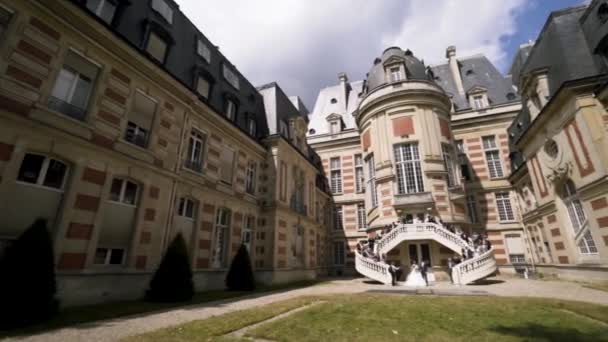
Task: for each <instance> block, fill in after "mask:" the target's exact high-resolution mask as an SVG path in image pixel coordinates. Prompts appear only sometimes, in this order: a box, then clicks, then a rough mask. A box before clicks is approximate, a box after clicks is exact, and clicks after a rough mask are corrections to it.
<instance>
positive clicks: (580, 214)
mask: <svg viewBox="0 0 608 342" xmlns="http://www.w3.org/2000/svg"><path fill="white" fill-rule="evenodd" d="M562 192H563V196H564V197H563V201H564V205H565V206H566V209H568V216H569V217H570V223H571V225H572V230H573V231H574V235H575V236H581V235H582V236H581V237H580V238H579V241H578V248H579V250H580V252H581V254H596V253H597V246H596V245H595V241H594V240H593V236H592V235H591V232H590V231H589V230H588V227H587V215H585V210H584V209H583V204H582V203H581V200H580V199H579V197H578V194H577V192H576V187H575V185H574V183H573V182H572V181H571V180H568V181H567V182H566V183H565V184H564V188H563V190H562ZM585 229H587V230H586V231H585V232H584V233H582V234H579V233H581V231H583V230H585Z"/></svg>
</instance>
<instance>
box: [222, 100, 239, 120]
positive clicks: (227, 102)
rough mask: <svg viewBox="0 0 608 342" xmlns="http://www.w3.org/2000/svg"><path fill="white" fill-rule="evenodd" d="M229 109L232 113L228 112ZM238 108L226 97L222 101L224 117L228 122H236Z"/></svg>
mask: <svg viewBox="0 0 608 342" xmlns="http://www.w3.org/2000/svg"><path fill="white" fill-rule="evenodd" d="M231 105H232V106H231ZM231 108H232V109H233V110H232V111H230V109H231ZM238 108H239V107H238V104H237V102H236V101H235V100H234V99H232V98H230V97H226V99H225V100H224V117H225V118H226V119H228V121H231V122H236V116H237V113H238Z"/></svg>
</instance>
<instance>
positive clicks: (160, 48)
mask: <svg viewBox="0 0 608 342" xmlns="http://www.w3.org/2000/svg"><path fill="white" fill-rule="evenodd" d="M146 51H147V52H148V53H149V54H150V55H151V56H152V57H154V59H156V60H157V61H159V62H161V63H164V62H165V56H166V55H167V42H166V41H165V40H163V39H162V38H161V37H160V36H159V35H157V34H156V33H154V32H150V35H149V36H148V44H146Z"/></svg>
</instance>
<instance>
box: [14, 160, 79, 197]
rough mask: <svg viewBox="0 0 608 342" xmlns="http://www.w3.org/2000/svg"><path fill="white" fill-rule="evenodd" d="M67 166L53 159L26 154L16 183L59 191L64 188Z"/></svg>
mask: <svg viewBox="0 0 608 342" xmlns="http://www.w3.org/2000/svg"><path fill="white" fill-rule="evenodd" d="M67 173H68V166H67V165H66V164H65V163H63V162H61V161H59V160H57V159H54V158H49V157H45V156H43V155H39V154H31V153H28V154H26V155H25V157H24V158H23V162H22V163H21V167H20V168H19V174H18V175H17V181H18V182H23V183H29V184H35V185H39V186H42V187H45V188H51V189H57V190H61V189H63V188H64V186H65V182H66V179H67V177H66V176H67Z"/></svg>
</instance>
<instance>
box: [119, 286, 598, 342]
mask: <svg viewBox="0 0 608 342" xmlns="http://www.w3.org/2000/svg"><path fill="white" fill-rule="evenodd" d="M319 300H323V301H324V302H323V303H319V304H317V305H315V306H312V307H310V308H308V309H305V310H303V311H300V312H297V313H294V314H292V315H290V316H288V317H285V318H283V319H280V320H277V321H275V322H271V323H267V324H262V325H261V326H259V327H258V328H256V329H254V330H250V331H249V332H248V333H247V336H249V337H254V338H262V339H267V340H273V341H314V342H319V341H332V342H338V341H366V342H367V341H492V342H494V341H568V342H571V341H608V306H600V305H594V304H586V303H579V302H567V301H558V300H546V299H528V298H499V297H434V296H401V295H388V294H387V295H362V294H361V295H353V296H333V297H318V298H300V299H296V300H290V301H286V302H282V303H278V304H273V305H269V306H266V307H261V308H254V309H250V310H244V311H238V312H233V313H230V314H227V315H223V316H218V317H213V318H210V319H207V320H202V321H195V322H190V323H187V324H183V325H180V326H176V327H172V328H167V329H161V330H158V331H156V332H152V333H149V334H145V335H141V336H136V337H133V338H129V339H128V341H130V342H135V341H137V342H149V341H235V339H231V338H228V337H226V336H224V335H226V334H228V333H230V332H232V331H235V330H238V329H240V328H242V327H246V326H249V325H251V324H254V323H257V322H261V321H264V320H267V319H269V318H271V317H274V316H276V315H278V314H280V313H282V312H286V311H289V310H292V309H294V308H297V307H300V306H303V305H306V304H308V303H311V302H314V301H319Z"/></svg>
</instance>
